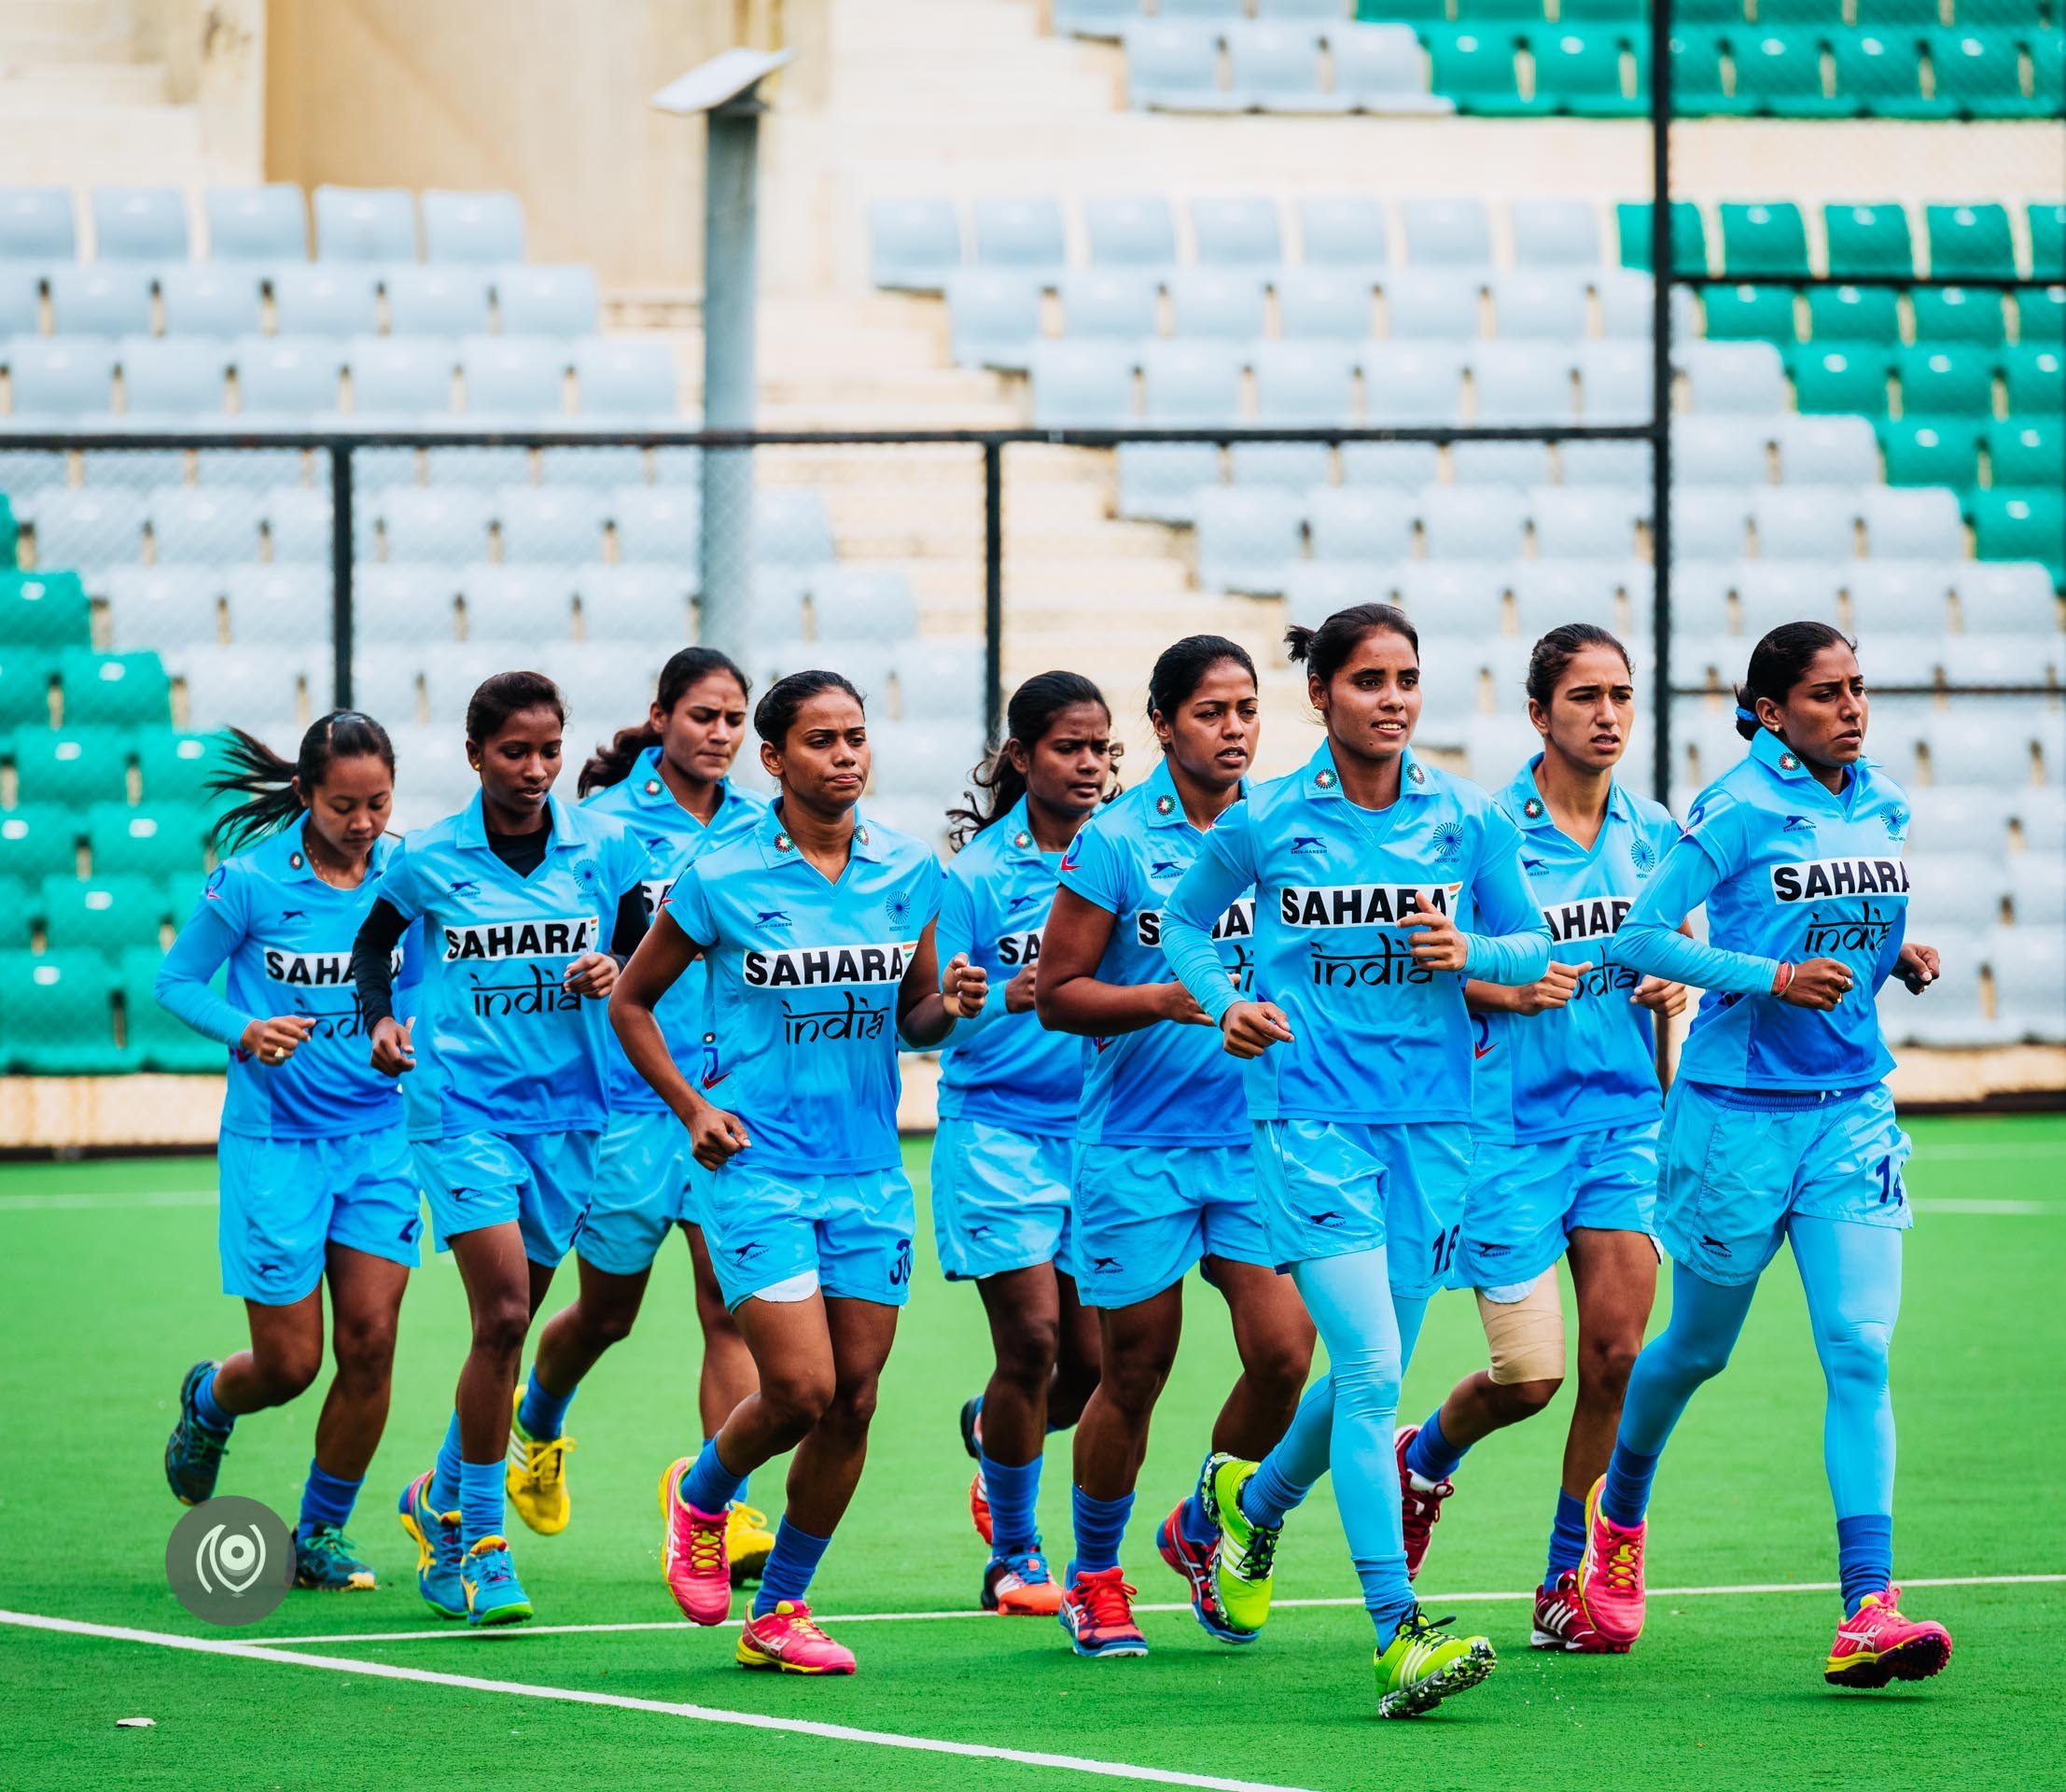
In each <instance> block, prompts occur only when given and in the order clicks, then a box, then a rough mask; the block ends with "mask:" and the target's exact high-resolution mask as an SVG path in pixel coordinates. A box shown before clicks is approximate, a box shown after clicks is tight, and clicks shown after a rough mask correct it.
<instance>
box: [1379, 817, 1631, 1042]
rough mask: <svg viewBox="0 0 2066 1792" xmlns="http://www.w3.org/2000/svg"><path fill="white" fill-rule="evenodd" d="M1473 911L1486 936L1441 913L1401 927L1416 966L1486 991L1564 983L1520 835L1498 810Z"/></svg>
mask: <svg viewBox="0 0 2066 1792" xmlns="http://www.w3.org/2000/svg"><path fill="white" fill-rule="evenodd" d="M1471 909H1472V913H1473V916H1474V917H1476V919H1477V920H1478V922H1479V924H1480V930H1479V931H1473V932H1470V933H1466V932H1464V931H1461V930H1460V929H1459V927H1458V926H1457V924H1456V922H1455V920H1454V919H1453V918H1452V917H1450V916H1447V915H1445V914H1442V913H1440V912H1439V911H1438V912H1436V913H1433V914H1423V915H1417V916H1412V917H1408V918H1407V919H1406V920H1404V921H1403V922H1401V923H1400V925H1401V926H1402V927H1403V928H1405V929H1406V930H1408V931H1411V932H1412V934H1413V936H1414V938H1413V956H1414V961H1415V963H1417V964H1423V965H1427V966H1429V967H1431V969H1433V970H1437V971H1461V972H1462V973H1464V975H1465V977H1466V978H1467V979H1472V980H1475V981H1476V982H1477V983H1479V984H1481V985H1493V984H1504V985H1507V986H1509V987H1516V986H1518V987H1526V986H1529V985H1534V984H1539V983H1541V982H1543V981H1544V980H1545V979H1549V980H1550V981H1551V982H1552V983H1553V984H1554V983H1556V981H1558V980H1559V979H1558V978H1556V977H1553V976H1552V975H1551V965H1550V945H1551V944H1552V942H1551V939H1550V931H1549V923H1548V922H1547V921H1546V920H1544V919H1543V911H1542V907H1541V905H1540V904H1539V903H1537V902H1536V900H1535V892H1534V891H1533V890H1532V889H1529V881H1528V873H1527V872H1525V871H1523V870H1522V869H1521V836H1520V832H1519V830H1518V829H1516V828H1515V825H1514V823H1513V822H1511V821H1510V820H1508V819H1506V817H1505V816H1504V815H1503V814H1501V813H1500V812H1499V811H1497V810H1494V811H1493V812H1491V813H1490V814H1488V815H1487V817H1486V819H1485V833H1484V840H1483V844H1482V846H1481V848H1480V851H1479V855H1478V861H1477V863H1476V866H1475V867H1474V868H1473V872H1472V875H1471ZM1589 968H1590V967H1589V966H1584V965H1574V966H1570V967H1569V968H1568V970H1567V971H1566V972H1565V973H1563V974H1565V975H1568V976H1570V979H1571V980H1572V981H1573V982H1575V981H1576V978H1577V975H1578V974H1579V973H1582V972H1583V971H1584V970H1587V969H1589ZM1469 999H1470V995H1469V984H1468V982H1467V983H1466V986H1465V1000H1466V1001H1469ZM1525 1012H1532V1011H1525Z"/></svg>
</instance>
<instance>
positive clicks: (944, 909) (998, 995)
mask: <svg viewBox="0 0 2066 1792" xmlns="http://www.w3.org/2000/svg"><path fill="white" fill-rule="evenodd" d="M976 903H977V896H976V889H975V885H974V882H973V881H972V880H971V879H970V878H967V877H960V876H956V875H955V874H954V873H952V872H949V873H948V874H947V876H946V879H945V883H944V887H943V888H942V890H941V892H940V918H939V919H938V920H937V921H936V922H935V923H934V924H933V928H934V931H933V958H934V960H935V962H944V963H947V964H950V965H951V964H953V963H954V962H955V961H956V959H959V960H961V961H962V962H963V963H964V964H966V963H968V962H969V961H970V959H973V957H974V955H975V943H976ZM922 944H923V942H921V945H922ZM914 968H915V967H914ZM1032 975H1033V967H1032V966H1031V965H1028V966H1027V967H1026V969H1025V970H1024V971H1022V972H1020V973H1019V974H1018V976H1016V977H1013V978H1012V985H1015V984H1017V983H1019V982H1020V981H1021V979H1025V978H1030V977H1031V976H1032ZM1012 985H1007V986H1006V987H1005V988H999V989H992V988H991V987H989V982H988V978H987V976H985V978H984V988H983V993H982V995H981V996H977V995H975V994H974V992H973V987H972V986H971V987H965V988H963V989H962V991H961V1011H960V1014H959V1015H958V1017H957V1018H956V1021H955V1026H954V1036H955V1040H956V1043H959V1044H963V1045H966V1044H967V1043H969V1041H970V1040H971V1039H973V1038H974V1037H975V1036H976V1035H977V1034H978V1033H981V1032H983V1031H984V1030H985V1029H988V1028H991V1027H994V1026H996V1025H997V1023H998V1021H1000V1020H1002V1019H1003V1018H1004V1016H1005V1015H1006V1014H1007V1013H1014V1012H1016V1013H1023V1012H1024V1009H1023V1008H1022V1009H1018V1010H1013V1009H1011V1008H1009V1007H1008V1005H1007V1001H1006V994H1007V990H1008V989H1009V988H1010V987H1012ZM936 987H937V986H936ZM1027 987H1028V989H1030V987H1031V986H1030V984H1028V985H1027ZM971 1002H972V1003H973V1004H974V1005H973V1006H970V1003H971ZM898 1027H899V1030H900V1031H901V1030H902V1029H903V1023H902V1020H901V1019H900V1020H899V1022H898ZM909 1037H910V1036H909V1034H908V1033H907V1034H905V1038H906V1040H907V1042H908V1040H909ZM918 1049H919V1050H921V1051H923V1050H927V1049H928V1047H925V1046H920V1047H919V1048H918Z"/></svg>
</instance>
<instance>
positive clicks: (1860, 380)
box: [1782, 343, 1893, 418]
mask: <svg viewBox="0 0 2066 1792" xmlns="http://www.w3.org/2000/svg"><path fill="white" fill-rule="evenodd" d="M1782 352H1785V351H1782ZM1786 365H1787V371H1788V372H1789V373H1791V374H1792V375H1793V379H1794V404H1795V406H1796V407H1797V408H1798V409H1799V410H1801V411H1803V412H1805V413H1808V414H1809V415H1813V416H1824V415H1833V414H1836V413H1843V412H1846V411H1851V412H1857V413H1860V414H1862V415H1864V416H1868V417H1875V418H1877V417H1883V416H1885V415H1886V414H1887V396H1888V395H1887V375H1888V373H1889V372H1890V371H1892V366H1893V354H1892V350H1890V349H1887V348H1883V347H1881V346H1879V345H1878V344H1877V343H1801V344H1799V345H1798V346H1796V347H1795V348H1794V349H1793V350H1792V351H1791V352H1786Z"/></svg>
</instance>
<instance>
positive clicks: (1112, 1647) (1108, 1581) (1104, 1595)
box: [1058, 1568, 1148, 1656]
mask: <svg viewBox="0 0 2066 1792" xmlns="http://www.w3.org/2000/svg"><path fill="white" fill-rule="evenodd" d="M1139 1590H1140V1589H1138V1587H1129V1586H1127V1584H1126V1573H1125V1570H1124V1569H1123V1568H1100V1569H1098V1570H1097V1572H1096V1574H1089V1575H1077V1576H1076V1585H1075V1586H1073V1587H1071V1588H1070V1589H1068V1591H1067V1592H1066V1593H1064V1594H1063V1595H1062V1609H1061V1611H1060V1613H1059V1614H1058V1616H1059V1617H1060V1618H1061V1620H1062V1628H1063V1629H1064V1630H1065V1631H1068V1634H1069V1641H1070V1642H1071V1643H1073V1644H1074V1645H1076V1653H1077V1654H1078V1655H1098V1656H1103V1655H1146V1654H1147V1653H1148V1639H1147V1638H1146V1637H1144V1636H1143V1635H1141V1633H1140V1626H1139V1625H1138V1624H1136V1623H1135V1622H1134V1595H1135V1594H1136V1593H1137V1592H1138V1591H1139Z"/></svg>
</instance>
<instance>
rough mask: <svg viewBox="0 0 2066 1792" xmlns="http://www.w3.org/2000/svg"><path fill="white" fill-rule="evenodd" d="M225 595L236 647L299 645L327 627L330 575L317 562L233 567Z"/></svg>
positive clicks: (320, 634)
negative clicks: (286, 565)
mask: <svg viewBox="0 0 2066 1792" xmlns="http://www.w3.org/2000/svg"><path fill="white" fill-rule="evenodd" d="M225 595H226V597H227V599H228V604H229V610H230V639H231V640H232V641H233V642H235V643H236V645H237V646H239V647H289V648H293V647H299V648H306V647H307V646H308V644H309V643H310V642H311V641H317V640H321V639H322V638H323V637H324V636H325V635H326V634H328V630H329V626H330V576H329V572H328V568H324V567H231V568H230V571H229V574H228V576H227V589H226V592H225Z"/></svg>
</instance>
